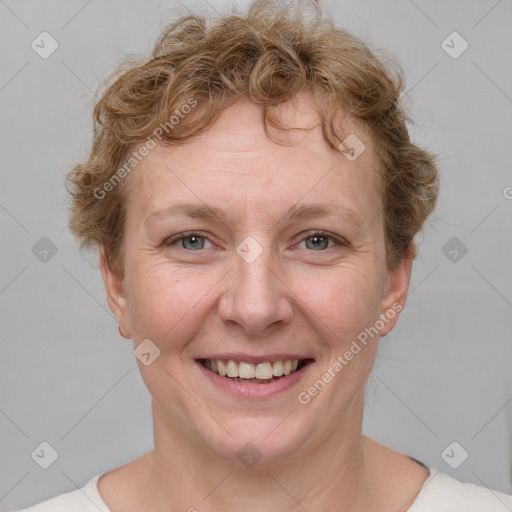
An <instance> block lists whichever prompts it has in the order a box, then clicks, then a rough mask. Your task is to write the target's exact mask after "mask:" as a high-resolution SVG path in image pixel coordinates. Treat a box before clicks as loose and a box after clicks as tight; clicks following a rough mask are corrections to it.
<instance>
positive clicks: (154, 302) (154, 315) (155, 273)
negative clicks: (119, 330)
mask: <svg viewBox="0 0 512 512" xmlns="http://www.w3.org/2000/svg"><path fill="white" fill-rule="evenodd" d="M130 271H131V272H130V281H129V282H130V286H129V288H128V289H129V297H128V303H129V311H130V317H131V324H132V331H133V334H134V338H135V340H139V339H144V338H149V339H151V340H153V341H154V342H155V343H157V344H158V345H159V346H160V347H161V348H163V347H164V344H166V343H167V344H168V343H170V341H172V340H176V339H184V338H186V333H187V331H189V330H191V325H194V324H195V325H196V330H197V325H200V320H201V319H200V317H201V314H202V311H204V308H205V304H206V302H207V298H208V292H209V291H211V290H212V288H213V287H214V285H215V282H216V279H214V278H213V276H212V274H211V273H210V275H205V276H202V277H201V276H198V275H197V274H195V273H190V272H183V270H182V269H176V268H170V267H169V264H168V263H159V262H154V263H153V262H151V263H149V262H140V263H138V264H137V265H134V266H133V267H131V269H130ZM217 280H218V279H217Z"/></svg>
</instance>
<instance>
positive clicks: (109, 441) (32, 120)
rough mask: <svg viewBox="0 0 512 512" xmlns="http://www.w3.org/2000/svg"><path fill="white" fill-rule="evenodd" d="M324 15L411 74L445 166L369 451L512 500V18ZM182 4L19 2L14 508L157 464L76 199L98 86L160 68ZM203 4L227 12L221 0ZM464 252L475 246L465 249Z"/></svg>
mask: <svg viewBox="0 0 512 512" xmlns="http://www.w3.org/2000/svg"><path fill="white" fill-rule="evenodd" d="M210 3H211V5H212V6H213V7H215V8H218V7H219V6H221V5H227V4H226V3H225V2H218V1H217V2H214V1H213V0H211V2H210ZM239 4H243V2H239ZM321 4H322V5H323V8H324V11H325V12H326V13H331V14H332V16H333V18H334V19H335V21H336V22H337V23H338V24H339V25H341V26H344V27H345V28H348V29H349V30H351V31H353V32H354V33H356V34H357V35H359V36H361V37H363V38H364V39H367V40H369V41H370V42H372V43H373V44H375V45H376V46H377V47H378V48H383V49H387V50H389V51H391V52H392V53H394V54H395V55H396V56H397V57H398V59H399V61H400V63H401V65H402V66H403V68H404V70H405V72H406V77H407V84H408V86H407V87H408V91H409V93H410V94H408V95H407V96H406V98H404V101H407V102H409V103H410V105H411V106H410V109H411V113H412V116H413V118H414V119H415V120H416V121H417V126H415V127H414V128H412V134H413V136H414V139H415V140H416V141H417V142H418V143H420V144H422V145H424V146H426V147H429V148H431V149H433V150H434V151H436V152H438V153H440V154H441V156H440V161H439V164H440V172H441V186H442V191H441V196H440V201H439V206H438V208H437V211H436V213H435V215H434V217H433V218H432V219H431V220H430V223H429V224H428V225H427V226H426V229H425V231H424V233H423V235H422V237H421V239H422V240H423V241H422V245H421V247H420V255H419V257H418V259H417V261H416V263H415V265H414V270H413V280H412V284H411V292H410V294H409V299H408V304H407V307H406V309H405V310H404V312H403V314H402V317H401V320H400V322H399V324H398V326H397V328H396V329H395V330H394V332H393V333H392V334H391V335H389V336H388V337H386V338H384V339H383V340H382V342H381V348H380V357H379V359H378V362H377V364H376V366H375V368H374V371H373V374H372V378H371V381H370V383H369V386H368V394H367V407H366V411H365V425H364V428H365V432H366V433H367V434H368V435H370V436H371V437H374V438H375V439H377V440H379V441H380V442H383V443H384V444H387V445H388V446H391V447H393V448H395V449H397V450H399V451H401V452H403V453H407V454H409V455H412V456H414V457H416V458H418V459H420V460H422V461H424V462H426V463H428V464H429V465H432V466H434V467H437V468H438V469H440V470H441V471H444V472H446V473H448V474H450V475H452V476H454V477H456V478H459V479H461V480H467V481H472V482H475V483H477V484H479V485H487V486H489V487H491V488H495V489H498V490H501V491H505V492H508V493H512V482H511V478H512V475H511V462H512V452H511V448H512V446H511V432H512V404H511V401H512V385H511V384H512V373H511V371H510V367H511V364H510V363H511V361H512V343H511V339H510V337H511V336H510V332H511V327H512V314H511V313H512V286H511V285H512V268H511V265H510V262H511V261H512V258H511V256H512V237H511V229H510V228H511V218H512V200H511V199H510V197H512V189H511V188H507V187H512V173H511V168H510V162H511V161H512V158H511V156H512V155H511V147H512V144H511V143H510V135H511V133H512V130H511V128H512V116H511V111H512V98H511V97H512V72H511V68H510V55H511V54H512V33H511V31H510V22H511V20H512V3H511V2H510V0H503V1H495V0H479V1H476V0H473V1H467V0H464V1H462V0H461V1H450V2H446V1H444V0H443V1H441V0H439V1H429V2H427V1H425V0H423V1H420V0H415V1H414V2H412V1H408V0H396V1H386V2H382V1H377V0H371V1H370V0H364V1H358V2H355V1H335V0H331V1H327V0H321ZM177 5H178V4H177V3H175V2H172V1H159V2H157V1H146V2H142V1H123V2H121V1H114V0H110V1H103V2H99V1H98V0H92V1H84V0H72V1H66V2H64V1H60V2H57V1H45V2H40V1H35V0H31V1H14V0H5V1H0V34H1V36H0V37H1V39H2V45H1V52H2V66H1V69H2V72H1V78H0V107H1V112H2V121H1V133H0V144H1V151H0V161H1V164H0V165H1V167H0V168H1V179H2V184H1V185H2V186H1V188H0V226H1V236H2V245H1V259H2V265H1V268H0V306H1V313H0V314H1V324H0V325H1V357H0V379H1V381H0V386H1V387H0V389H1V395H0V431H1V433H2V436H1V438H0V506H1V507H2V508H3V509H15V508H22V507H25V506H28V505H30V504H33V503H35V502H38V501H41V500H43V499H46V498H49V497H51V496H55V495H57V494H60V493H62V492H67V491H70V490H74V489H76V488H77V487H81V486H83V485H84V484H85V482H86V481H87V480H88V479H89V478H91V477H92V476H94V475H95V474H98V473H100V472H104V471H107V470H109V469H111V468H114V467H117V466H119V465H121V464H124V463H125V462H127V461H129V460H131V459H133V458H135V457H137V456H138V455H140V454H142V453H144V452H146V451H148V450H150V449H152V446H153V444H152V423H151V415H150V396H149V393H148V392H147V390H146V389H145V387H144V385H143V383H142V380H141V378H140V376H139V373H138V369H137V366H136V364H135V359H134V356H133V352H132V345H131V343H132V342H131V340H123V339H121V338H120V337H119V335H118V333H117V323H116V322H115V319H114V318H113V316H112V314H111V313H110V312H109V310H108V307H107V305H106V300H105V295H104V291H103V287H102V283H101V280H100V274H99V271H98V269H97V264H96V257H95V255H94V254H91V253H81V254H80V253H79V251H78V247H77V244H76V243H75V242H74V241H73V239H72V237H71V235H70V234H69V232H68V231H67V229H66V223H67V211H66V208H67V205H68V197H67V193H66V191H65V188H64V185H63V182H64V175H65V173H66V171H67V170H68V169H69V168H70V167H71V166H72V165H73V163H74V162H75V161H78V160H80V159H82V158H84V157H85V155H86V153H87V149H88V147H89V143H90V140H91V127H92V124H91V108H92V105H93V102H94V91H96V88H97V86H98V83H99V80H102V79H104V78H105V77H106V76H107V74H109V73H110V72H111V71H112V70H113V68H114V66H115V65H116V64H117V63H118V62H119V61H120V59H122V58H124V57H125V56H126V55H127V54H130V53H142V54H147V53H148V52H149V50H150V48H151V46H152V44H153V43H154V41H155V39H156V37H157V35H158V33H159V31H160V29H161V28H162V26H163V25H164V24H165V23H166V22H168V21H170V20H171V19H172V18H174V17H175V16H177V15H180V14H182V13H183V12H184V11H183V9H182V8H180V7H177ZM186 5H187V6H190V7H191V8H194V9H195V8H198V9H199V10H200V11H202V12H203V13H204V12H207V11H211V10H212V7H211V6H209V5H208V4H207V3H206V2H205V1H202V2H186ZM42 31H47V32H49V33H50V34H51V35H52V37H53V38H54V39H55V40H57V42H58V44H59V47H58V49H57V50H56V51H55V52H54V53H53V54H52V55H51V56H50V57H49V58H47V59H42V58H40V57H39V55H38V54H36V52H35V51H34V50H33V49H32V48H31V46H30V45H31V42H32V41H33V40H34V39H35V38H36V36H38V35H39V34H40V33H41V32H42ZM453 31H457V32H459V33H460V34H461V35H462V37H463V38H464V39H465V40H467V42H468V43H469V48H468V49H467V50H466V51H465V52H464V53H463V54H462V55H460V56H459V57H458V58H457V59H454V58H452V57H450V56H449V55H448V54H447V53H446V52H445V50H444V49H443V48H442V47H441V43H442V41H443V40H445V38H446V37H447V36H448V35H449V34H451V33H452V32H453ZM450 44H451V45H452V46H453V45H454V44H455V43H453V44H452V43H450ZM457 44H458V43H457ZM507 197H508V198H507ZM42 237H47V238H48V239H49V240H51V242H52V243H53V244H54V246H55V248H56V250H57V252H56V253H55V254H54V255H53V256H52V253H51V252H49V253H48V255H47V261H46V262H44V261H40V259H38V257H36V255H37V254H38V252H37V251H38V250H42V249H41V246H36V250H34V251H35V252H36V255H35V254H34V253H33V252H32V251H33V247H34V246H35V245H36V244H37V243H38V241H39V240H40V239H41V238H42ZM452 237H457V239H458V241H457V240H456V241H455V242H452V243H455V244H456V245H455V246H454V247H452V246H451V245H448V246H447V247H446V246H445V244H447V242H448V241H449V240H450V239H451V238H452ZM39 243H40V244H43V246H42V247H43V249H44V244H45V243H46V244H47V242H45V241H43V242H39ZM461 244H464V246H465V247H467V253H466V254H465V255H463V257H460V256H461V254H462V252H461V247H462V245H461ZM457 245H458V246H459V247H457ZM443 247H444V251H443ZM454 248H455V250H456V251H458V252H457V255H456V256H457V258H458V261H455V262H454V261H451V260H450V259H449V257H450V258H452V259H453V258H454V257H455V254H454V253H452V254H451V255H450V253H449V251H453V250H454ZM445 253H446V254H447V255H448V256H449V257H447V255H445ZM40 257H41V256H40ZM42 441H47V442H49V443H50V444H51V445H52V446H53V447H54V448H55V449H56V450H57V452H58V454H59V457H58V459H57V460H56V461H55V463H54V464H53V465H51V466H50V467H49V468H48V469H46V470H44V469H42V468H40V467H39V466H38V465H37V464H36V463H35V462H34V460H33V459H32V458H31V453H32V452H33V450H34V449H35V448H36V447H37V446H38V445H39V444H40V443H41V442H42ZM453 441H457V442H458V443H459V444H460V445H461V446H462V447H463V448H464V449H465V450H466V451H467V452H468V453H469V457H468V459H467V460H466V461H465V462H464V463H463V464H462V465H460V467H459V468H458V469H452V468H451V467H450V466H449V465H448V464H447V463H446V462H445V460H444V459H443V458H442V456H441V454H442V453H443V451H444V450H445V448H446V447H447V446H448V445H449V444H450V443H452V442H453ZM452 453H453V455H452ZM452 453H450V455H452V459H457V458H458V457H460V453H461V451H460V449H459V448H456V449H455V451H454V452H452Z"/></svg>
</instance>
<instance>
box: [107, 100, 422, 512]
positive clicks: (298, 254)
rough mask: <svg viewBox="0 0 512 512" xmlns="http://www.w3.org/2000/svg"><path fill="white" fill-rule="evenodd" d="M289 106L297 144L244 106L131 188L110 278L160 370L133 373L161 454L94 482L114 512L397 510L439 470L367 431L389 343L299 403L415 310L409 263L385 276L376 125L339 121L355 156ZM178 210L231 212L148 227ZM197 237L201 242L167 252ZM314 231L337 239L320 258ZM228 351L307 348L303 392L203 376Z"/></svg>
mask: <svg viewBox="0 0 512 512" xmlns="http://www.w3.org/2000/svg"><path fill="white" fill-rule="evenodd" d="M279 109H280V110H279V111H280V114H281V115H282V116H283V117H282V118H283V119H284V120H286V121H287V122H288V123H289V124H290V123H291V124H292V125H293V126H296V127H303V128H307V130H298V131H292V132H286V133H280V134H279V135H280V137H281V138H283V137H284V138H285V139H286V141H287V143H288V145H287V146H282V145H278V144H276V143H274V142H273V141H272V140H270V139H269V138H268V137H267V136H266V135H265V133H264V131H263V126H262V123H261V114H260V110H259V109H258V108H257V107H256V106H254V105H252V104H251V103H250V102H249V101H247V100H242V101H241V102H239V103H237V104H235V105H234V106H232V107H231V108H230V109H229V110H227V111H226V112H224V114H223V115H222V116H221V117H220V118H219V120H218V121H217V122H216V124H215V125H214V126H213V127H211V128H210V129H209V130H208V131H207V132H205V133H204V134H202V135H200V136H198V137H196V138H194V139H193V140H192V141H190V142H188V143H187V144H184V145H180V146H173V147H162V146H158V147H156V148H155V149H153V150H152V151H151V152H150V153H149V155H148V156H147V157H145V159H144V160H142V161H141V162H140V164H139V165H138V166H137V168H136V169H135V170H134V171H132V174H131V175H130V176H129V183H128V189H127V211H126V228H125V254H124V274H123V275H122V276H120V275H117V274H115V273H113V272H112V271H111V270H110V269H109V267H108V264H107V263H106V258H105V255H104V253H101V256H100V264H101V270H102V275H103V279H104V283H105V287H106V292H107V297H108V302H109V305H110V308H111V309H112V311H113V312H114V314H115V315H116V317H117V319H118V320H119V324H120V326H121V328H122V330H123V332H124V333H125V334H126V335H127V336H129V337H133V339H134V345H135V347H136V346H138V345H139V343H141V342H142V340H145V339H150V340H151V341H152V342H153V343H154V344H155V345H157V346H158V348H159V350H160V356H159V357H158V358H157V359H156V360H155V361H154V362H153V363H152V364H151V365H149V366H145V365H143V364H142V363H141V362H140V361H138V364H139V368H140V371H141V374H142V377H143V379H144V382H145V384H146V386H147V387H148V389H149V391H150V393H151V395H152V399H153V400H152V412H153V421H154V442H155V448H154V450H153V451H152V452H149V453H148V454H145V455H144V456H142V457H139V458H138V459H136V460H134V461H132V462H130V463H129V464H127V465H125V466H123V467H121V468H117V469H116V470H114V471H111V472H109V473H107V474H105V475H104V476H103V477H102V478H101V479H100V481H99V484H98V488H99V491H100V493H101V494H102V496H103V498H104V500H105V501H106V503H107V504H108V505H109V507H110V508H111V509H112V511H113V512H117V511H118V510H119V511H121V510H123V511H124V512H127V511H128V512H129V511H130V510H140V508H141V507H143V508H144V510H147V511H153V510H154V511H156V510H191V509H192V507H195V509H197V510H198V511H201V512H203V511H224V510H225V511H228V510H229V511H233V510H250V511H260V510H261V511H263V510H265V511H274V510H275V511H277V510H279V511H280V512H288V511H298V510H304V509H306V510H332V509H333V507H332V503H339V504H340V506H341V504H343V510H350V511H352V512H358V511H365V512H368V511H372V510H379V511H380V512H383V511H386V510H390V511H391V510H392V511H393V512H397V511H400V510H407V508H408V506H409V505H410V504H411V503H412V501H413V499H414V497H415V496H416V495H417V493H418V491H419V489H420V488H421V486H422V484H423V483H424V481H425V479H426V478H427V476H428V471H427V470H426V469H424V468H422V467H421V466H419V465H418V464H416V463H414V462H412V461H411V460H410V459H408V458H407V457H405V456H404V455H401V454H399V453H397V452H394V451H393V450H391V449H389V448H387V447H385V446H383V445H380V444H379V443H377V442H375V441H373V440H371V439H369V438H367V437H365V436H363V435H362V414H363V395H364V388H365V384H366V381H367V379H368V376H369V373H370V371H371V368H372V365H373V362H374V359H375V355H376V351H377V345H378V339H379V336H375V337H374V338H373V339H372V340H371V341H370V342H369V343H368V344H367V345H366V346H365V347H364V348H363V349H362V350H361V351H360V352H359V353H358V354H357V355H355V356H354V357H353V359H352V360H351V361H350V362H349V364H347V365H346V366H345V367H344V368H343V370H342V371H340V372H337V373H336V375H335V377H333V378H332V380H331V381H330V382H329V383H328V384H327V385H326V386H325V388H324V389H322V390H321V392H320V393H318V394H317V395H316V396H315V397H314V398H312V399H311V401H310V402H309V403H308V404H307V405H303V404H301V403H300V402H299V401H298V399H297V395H298V393H299V392H301V391H305V390H307V389H308V388H309V387H310V386H311V385H312V384H313V383H314V382H315V381H316V380H317V379H319V378H321V377H322V375H323V374H324V373H325V372H328V369H329V368H330V367H332V365H333V363H334V362H335V361H336V358H337V357H338V356H340V355H343V354H344V353H345V352H346V351H347V350H348V349H349V347H350V346H351V343H352V341H353V340H355V339H356V338H357V335H358V334H360V333H361V332H362V331H364V329H365V328H367V327H370V326H373V325H374V324H375V322H376V321H377V320H378V319H379V318H380V315H383V314H386V312H388V311H389V310H390V309H393V304H395V306H396V304H400V305H401V306H403V305H404V303H405V299H406V295H407V289H408V285H409V277H410V271H411V264H412V259H411V258H409V257H406V258H404V260H403V261H402V262H401V263H400V265H398V267H397V268H396V269H395V270H393V271H392V272H389V271H388V270H387V268H386V259H385V254H386V252H385V244H384V231H383V215H382V203H381V198H380V189H379V182H378V171H377V170H376V169H377V168H378V161H377V157H376V154H375V150H374V147H373V144H372V141H371V139H370V137H369V136H368V134H367V132H366V131H365V130H364V127H362V126H361V125H359V124H357V123H356V122H355V121H354V120H351V119H350V118H348V117H347V116H345V118H344V119H343V124H342V126H343V133H345V136H346V135H348V134H350V133H355V134H357V136H358V137H359V138H360V139H361V140H362V141H364V143H365V145H366V150H365V151H364V152H363V154H362V155H361V156H359V158H357V159H356V160H355V161H349V160H348V159H347V158H346V157H345V156H344V155H343V154H341V153H340V152H339V151H335V150H333V149H332V148H330V147H329V146H328V144H327V142H326V141H325V140H324V139H323V137H322V134H321V129H320V127H319V119H318V116H317V114H316V111H315V109H314V106H313V105H312V101H311V99H310V98H309V97H308V96H307V95H306V94H301V95H299V96H297V97H296V98H295V99H294V101H293V102H289V103H288V104H284V105H282V106H280V107H279ZM276 134H277V132H276ZM178 202H187V203H198V204H199V205H205V204H207V205H208V206H212V207H216V208H219V209H222V210H224V212H225V218H223V219H222V220H220V219H219V218H218V217H214V218H211V219H201V218H190V217H187V216H183V215H181V216H177V217H176V216H175V217H173V216H162V217H157V218H155V217H153V220H151V221H148V217H150V216H151V215H152V213H154V212H155V211H157V210H160V209H164V208H167V207H169V206H171V205H175V204H176V203H178ZM331 202H336V203H338V205H339V206H338V207H337V208H339V209H338V210H336V211H335V213H334V214H331V215H325V214H322V215H319V216H316V217H313V218H309V219H302V220H298V219H297V220H289V219H288V218H287V217H286V216H285V214H286V213H288V212H290V211H291V210H292V209H293V208H294V207H296V206H302V205H304V204H310V203H322V204H324V205H325V204H329V203H331ZM348 209H350V210H351V211H352V216H349V215H348V214H346V210H348ZM191 230H194V231H199V232H200V236H201V237H205V238H199V239H190V238H188V239H186V240H182V241H181V242H180V241H174V240H169V239H170V238H171V237H173V236H174V235H179V234H180V233H185V232H189V231H191ZM312 230H322V231H325V232H327V233H326V235H325V236H332V238H327V239H320V240H318V239H316V242H317V245H316V246H315V244H314V243H313V242H314V240H312V238H311V236H312V234H311V231H312ZM249 236H250V237H252V238H254V239H255V240H257V242H258V243H259V245H260V246H261V248H262V253H261V254H260V255H259V257H258V258H257V259H256V260H255V261H254V262H252V263H247V262H246V261H245V260H244V259H242V258H241V257H240V256H239V255H238V254H237V252H236V248H237V246H238V245H239V244H240V243H241V242H242V241H243V240H244V239H245V238H246V237H249ZM191 242H192V244H191ZM184 244H185V245H184ZM198 246H199V249H196V250H193V249H194V247H198ZM318 246H320V247H321V249H317V250H315V247H318ZM191 247H192V249H191ZM398 316H399V315H398V314H396V315H395V316H394V318H393V319H390V320H389V321H387V322H386V323H385V325H384V327H383V328H382V330H381V332H380V336H385V335H386V334H387V333H388V332H389V331H390V330H391V329H392V328H393V327H394V325H395V323H396V320H397V319H398ZM222 352H244V353H247V354H253V355H256V356H258V355H263V354H266V355H267V354H270V353H277V352H284V353H298V354H304V357H312V358H314V360H315V362H314V364H313V365H312V366H311V367H310V368H309V370H308V374H307V377H304V378H303V379H302V380H301V381H300V383H299V384H298V385H297V386H294V387H293V388H291V389H289V390H287V391H285V392H283V393H281V394H279V395H277V396H275V397H271V398H267V399H241V398H236V397H233V396H230V395H228V394H226V393H225V392H224V391H221V390H219V389H217V388H216V387H214V386H213V385H212V384H211V383H210V382H209V381H208V380H207V379H206V378H205V377H204V375H203V374H202V373H201V372H200V371H199V370H198V368H197V363H196V359H197V358H200V357H201V356H204V355H205V354H212V353H213V354H219V353H222ZM331 372H332V369H331ZM248 442H250V443H252V444H253V445H255V446H256V447H257V449H258V451H259V452H260V453H261V455H262V457H261V459H260V460H259V462H258V463H257V464H256V465H254V466H252V467H250V468H248V467H245V466H244V465H243V464H241V462H240V460H238V458H237V452H238V451H239V450H240V449H241V448H242V447H243V446H244V445H245V444H246V443H248ZM302 507H303V508H302ZM192 510H194V509H192Z"/></svg>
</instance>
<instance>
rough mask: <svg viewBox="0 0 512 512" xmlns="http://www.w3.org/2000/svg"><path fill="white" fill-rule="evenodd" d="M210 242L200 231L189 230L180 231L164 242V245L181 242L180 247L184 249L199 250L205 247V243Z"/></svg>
mask: <svg viewBox="0 0 512 512" xmlns="http://www.w3.org/2000/svg"><path fill="white" fill-rule="evenodd" d="M206 243H209V244H211V242H210V241H209V240H208V238H206V237H205V236H202V235H201V234H200V233H196V232H189V233H182V234H180V235H178V236H176V237H174V238H171V239H170V240H168V241H166V242H165V245H176V244H181V247H180V246H179V245H178V247H180V249H184V250H186V251H199V250H201V249H205V244H206Z"/></svg>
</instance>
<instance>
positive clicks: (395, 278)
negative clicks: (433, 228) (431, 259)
mask: <svg viewBox="0 0 512 512" xmlns="http://www.w3.org/2000/svg"><path fill="white" fill-rule="evenodd" d="M414 252H415V251H414V247H413V246H410V247H409V248H408V249H407V251H406V253H405V256H404V258H403V259H402V261H401V262H400V263H399V265H398V266H397V267H396V268H395V269H394V270H392V271H391V272H390V273H389V274H388V278H387V282H386V286H385V289H384V296H383V297H382V301H381V310H380V318H381V320H382V321H383V323H384V327H383V328H382V329H381V330H380V336H381V337H383V336H386V334H388V333H390V332H391V331H392V329H393V328H394V327H395V325H396V323H397V321H398V317H399V316H400V312H401V311H402V309H403V308H404V306H405V301H406V299H407V292H408V291H409V282H410V279H411V269H412V262H413V261H414Z"/></svg>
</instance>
